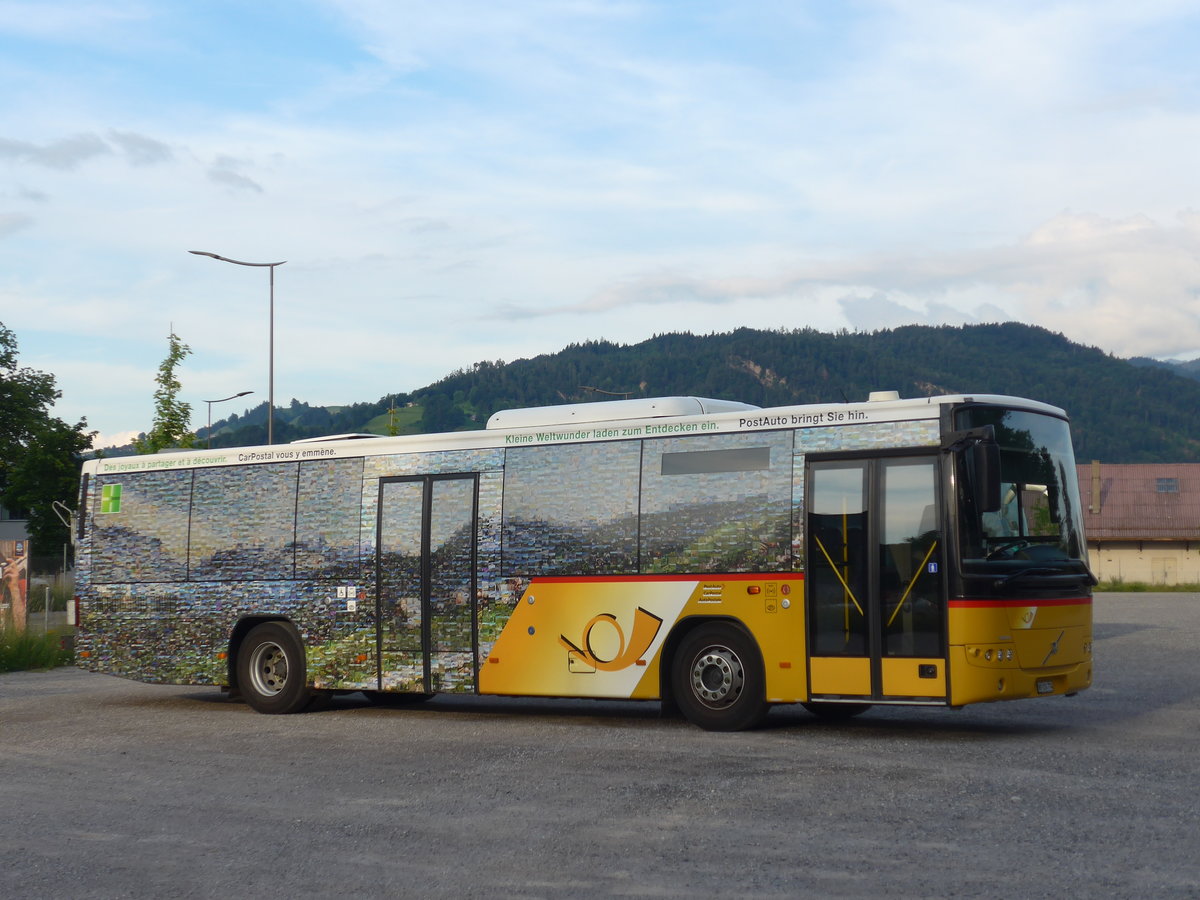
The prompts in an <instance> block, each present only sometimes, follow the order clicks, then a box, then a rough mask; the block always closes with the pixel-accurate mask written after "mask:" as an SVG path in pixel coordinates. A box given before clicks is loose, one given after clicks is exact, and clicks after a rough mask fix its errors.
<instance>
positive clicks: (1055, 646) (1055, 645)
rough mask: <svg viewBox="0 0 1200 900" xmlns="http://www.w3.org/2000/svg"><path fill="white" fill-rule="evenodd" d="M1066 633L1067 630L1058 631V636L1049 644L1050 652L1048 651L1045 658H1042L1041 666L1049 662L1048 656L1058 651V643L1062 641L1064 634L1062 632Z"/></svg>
mask: <svg viewBox="0 0 1200 900" xmlns="http://www.w3.org/2000/svg"><path fill="white" fill-rule="evenodd" d="M1066 633H1067V632H1066V631H1065V630H1063V631H1060V632H1059V633H1058V637H1056V638H1055V639H1054V643H1052V644H1051V645H1050V652H1049V653H1047V654H1046V658H1045V659H1043V660H1042V665H1043V666H1044V665H1045V664H1046V663H1048V662H1050V657H1052V656H1053V655H1054V654H1056V653H1057V652H1058V645H1059V644H1061V643H1062V639H1063V635H1064V634H1066Z"/></svg>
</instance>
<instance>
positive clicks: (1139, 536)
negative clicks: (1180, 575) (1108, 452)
mask: <svg viewBox="0 0 1200 900" xmlns="http://www.w3.org/2000/svg"><path fill="white" fill-rule="evenodd" d="M1078 468H1079V498H1080V500H1081V501H1082V502H1083V513H1084V516H1083V522H1084V529H1085V530H1086V532H1087V538H1088V540H1089V541H1097V540H1103V539H1106V538H1107V539H1112V538H1121V539H1124V540H1166V539H1175V540H1197V541H1200V463H1163V464H1161V465H1160V464H1156V463H1144V464H1137V465H1134V464H1127V465H1117V464H1109V463H1099V464H1095V463H1081V464H1079V467H1078ZM1097 503H1098V508H1097Z"/></svg>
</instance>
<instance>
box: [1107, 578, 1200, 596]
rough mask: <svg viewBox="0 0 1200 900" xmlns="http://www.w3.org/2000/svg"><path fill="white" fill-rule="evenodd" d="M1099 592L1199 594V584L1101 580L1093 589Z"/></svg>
mask: <svg viewBox="0 0 1200 900" xmlns="http://www.w3.org/2000/svg"><path fill="white" fill-rule="evenodd" d="M1093 590H1095V592H1096V593H1098V594H1101V593H1104V594H1151V593H1154V594H1158V593H1166V592H1170V593H1183V594H1200V584H1147V583H1146V582H1144V581H1101V582H1100V583H1099V584H1098V585H1096V587H1095V588H1094V589H1093Z"/></svg>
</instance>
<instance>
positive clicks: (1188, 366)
mask: <svg viewBox="0 0 1200 900" xmlns="http://www.w3.org/2000/svg"><path fill="white" fill-rule="evenodd" d="M1129 361H1130V362H1131V363H1132V364H1133V365H1135V366H1149V367H1152V368H1158V369H1166V370H1167V371H1169V372H1174V373H1175V374H1176V375H1182V376H1184V377H1185V378H1195V379H1196V380H1197V381H1200V359H1193V360H1189V361H1188V362H1180V361H1177V360H1168V361H1166V362H1164V361H1163V360H1161V359H1150V358H1149V357H1148V356H1135V357H1133V358H1132V359H1131V360H1129Z"/></svg>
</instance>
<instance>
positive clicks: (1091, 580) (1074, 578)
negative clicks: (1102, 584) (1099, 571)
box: [992, 566, 1097, 591]
mask: <svg viewBox="0 0 1200 900" xmlns="http://www.w3.org/2000/svg"><path fill="white" fill-rule="evenodd" d="M1035 576H1036V577H1037V578H1038V579H1039V580H1040V581H1041V583H1042V584H1043V585H1045V586H1046V587H1057V586H1059V585H1062V586H1066V585H1069V584H1078V583H1079V582H1086V583H1088V584H1089V585H1095V584H1096V583H1097V582H1096V576H1095V575H1093V574H1092V573H1091V572H1063V571H1062V569H1051V568H1047V567H1046V566H1030V567H1029V568H1028V569H1022V570H1021V571H1019V572H1013V573H1012V574H1011V575H1005V576H1004V577H1003V578H997V579H996V580H995V581H993V582H992V587H993V588H995V589H996V590H998V591H999V590H1003V589H1004V588H1006V587H1008V585H1009V584H1010V583H1011V582H1013V581H1017V580H1019V579H1022V578H1032V577H1035Z"/></svg>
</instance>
